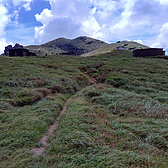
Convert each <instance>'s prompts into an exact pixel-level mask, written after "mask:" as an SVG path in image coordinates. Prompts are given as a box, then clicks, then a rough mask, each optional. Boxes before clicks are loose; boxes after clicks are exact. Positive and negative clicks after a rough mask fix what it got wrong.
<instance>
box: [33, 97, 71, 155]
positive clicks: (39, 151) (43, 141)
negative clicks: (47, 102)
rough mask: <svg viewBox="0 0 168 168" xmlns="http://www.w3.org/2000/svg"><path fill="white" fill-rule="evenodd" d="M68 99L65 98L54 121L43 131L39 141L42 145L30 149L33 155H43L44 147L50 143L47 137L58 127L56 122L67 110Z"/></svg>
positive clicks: (50, 136)
mask: <svg viewBox="0 0 168 168" xmlns="http://www.w3.org/2000/svg"><path fill="white" fill-rule="evenodd" d="M70 100H71V99H68V100H67V102H66V103H65V105H64V107H63V109H62V111H61V112H60V113H59V114H58V116H57V118H56V121H55V123H54V124H53V125H51V126H50V128H49V130H48V132H47V133H45V134H44V136H43V137H42V138H41V139H40V141H39V143H40V144H42V147H39V148H33V149H32V151H33V153H34V155H35V156H44V155H45V153H44V152H45V150H46V149H45V147H46V146H48V145H50V143H49V142H48V139H49V138H52V136H53V135H54V130H55V129H56V128H57V127H58V124H59V119H60V118H61V116H62V115H63V114H64V112H65V111H66V110H67V106H68V104H69V102H70Z"/></svg>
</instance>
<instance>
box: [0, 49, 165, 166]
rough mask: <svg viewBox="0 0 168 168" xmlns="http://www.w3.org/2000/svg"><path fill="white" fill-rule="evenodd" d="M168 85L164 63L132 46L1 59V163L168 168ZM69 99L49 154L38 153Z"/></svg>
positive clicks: (48, 149) (46, 152) (7, 164)
mask: <svg viewBox="0 0 168 168" xmlns="http://www.w3.org/2000/svg"><path fill="white" fill-rule="evenodd" d="M93 79H94V80H93ZM93 81H94V82H93ZM167 83H168V62H167V60H162V59H152V58H133V57H131V52H130V51H113V52H110V53H107V54H101V55H99V56H96V57H86V58H85V57H75V56H59V55H54V56H47V57H44V56H43V57H22V58H20V57H12V58H9V57H3V56H1V57H0V130H1V136H0V146H1V148H0V163H1V164H0V167H2V168H4V167H5V168H15V167H17V168H18V167H33V168H35V167H40V168H41V167H53V168H54V167H60V168H62V167H163V168H164V167H165V168H166V167H167V166H168V122H167V120H168V87H167ZM69 98H71V99H70V102H69V104H68V107H67V110H66V111H65V113H64V115H63V116H62V117H61V119H60V120H59V126H58V128H57V129H56V130H55V131H54V135H53V137H50V139H49V140H48V142H49V143H50V144H49V145H48V146H47V147H46V151H45V156H34V155H33V152H32V149H33V148H36V147H40V146H42V144H40V143H39V140H40V138H41V137H42V136H43V135H44V134H45V133H46V132H47V130H48V129H49V127H50V125H52V124H53V123H54V122H55V119H56V118H57V116H58V114H59V113H60V111H61V109H62V108H63V106H64V104H65V102H66V101H67V100H68V99H69Z"/></svg>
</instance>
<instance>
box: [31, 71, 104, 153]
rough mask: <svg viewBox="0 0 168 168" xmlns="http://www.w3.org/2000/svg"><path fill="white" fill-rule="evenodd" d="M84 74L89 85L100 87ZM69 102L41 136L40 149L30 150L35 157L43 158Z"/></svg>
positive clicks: (67, 102) (93, 79) (95, 81)
mask: <svg viewBox="0 0 168 168" xmlns="http://www.w3.org/2000/svg"><path fill="white" fill-rule="evenodd" d="M84 74H85V75H86V76H87V77H88V79H89V85H94V84H100V85H102V83H101V82H98V81H97V80H96V79H95V78H93V77H91V76H89V74H88V73H87V72H84ZM70 100H71V98H69V99H68V100H67V101H66V103H65V105H64V107H63V109H62V111H61V112H60V113H59V114H58V116H57V118H56V121H55V123H54V124H53V125H51V126H50V128H49V129H48V132H47V133H45V134H44V135H43V137H42V138H41V139H40V141H39V143H40V144H42V147H39V148H33V149H32V152H33V153H34V155H35V156H44V155H45V150H46V149H45V147H46V146H48V145H50V143H49V142H48V139H49V138H51V137H52V136H53V135H54V130H55V129H56V128H57V127H58V124H59V119H60V118H61V117H62V115H63V114H64V113H65V111H66V110H67V106H68V104H69V102H70Z"/></svg>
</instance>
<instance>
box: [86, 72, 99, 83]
mask: <svg viewBox="0 0 168 168" xmlns="http://www.w3.org/2000/svg"><path fill="white" fill-rule="evenodd" d="M84 74H85V75H86V76H87V77H88V79H89V85H94V84H100V85H102V83H101V82H98V81H97V80H96V79H95V78H93V77H91V76H89V74H88V73H87V72H84Z"/></svg>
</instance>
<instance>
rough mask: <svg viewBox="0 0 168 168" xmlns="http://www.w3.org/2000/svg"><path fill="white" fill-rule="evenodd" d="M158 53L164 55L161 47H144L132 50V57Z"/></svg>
mask: <svg viewBox="0 0 168 168" xmlns="http://www.w3.org/2000/svg"><path fill="white" fill-rule="evenodd" d="M159 55H162V56H163V55H165V51H163V48H146V49H137V50H134V51H133V57H147V56H159Z"/></svg>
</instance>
